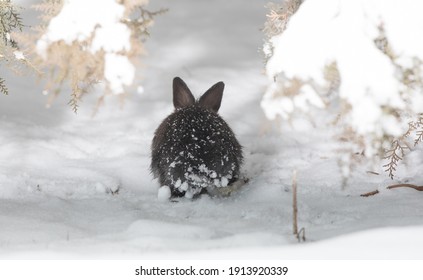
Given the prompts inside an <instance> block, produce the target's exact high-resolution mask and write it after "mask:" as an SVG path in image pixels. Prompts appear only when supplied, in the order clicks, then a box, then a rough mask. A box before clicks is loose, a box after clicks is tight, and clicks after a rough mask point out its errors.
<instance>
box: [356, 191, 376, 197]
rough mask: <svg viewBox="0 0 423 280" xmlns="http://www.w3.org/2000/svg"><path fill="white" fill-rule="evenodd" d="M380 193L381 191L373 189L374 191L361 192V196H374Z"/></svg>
mask: <svg viewBox="0 0 423 280" xmlns="http://www.w3.org/2000/svg"><path fill="white" fill-rule="evenodd" d="M378 193H379V191H378V190H375V191H372V192H368V193H363V194H360V196H362V197H369V196H372V195H375V194H378Z"/></svg>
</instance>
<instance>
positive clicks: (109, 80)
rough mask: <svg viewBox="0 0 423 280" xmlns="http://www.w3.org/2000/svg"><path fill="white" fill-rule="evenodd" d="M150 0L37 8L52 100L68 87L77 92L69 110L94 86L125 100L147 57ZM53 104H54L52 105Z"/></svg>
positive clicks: (39, 49)
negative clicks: (138, 61)
mask: <svg viewBox="0 0 423 280" xmlns="http://www.w3.org/2000/svg"><path fill="white" fill-rule="evenodd" d="M147 4H148V0H125V1H116V0H90V1H84V0H67V1H63V0H45V1H44V2H43V3H41V4H38V5H35V8H36V9H37V10H39V11H40V12H41V13H42V16H41V19H42V20H43V24H41V25H40V26H38V27H37V28H36V31H37V35H36V37H37V38H36V46H35V48H34V53H35V54H36V55H37V56H38V62H39V63H40V65H42V67H43V68H44V69H46V71H47V72H48V74H47V75H46V77H47V79H48V82H47V85H46V90H45V93H49V94H51V100H52V99H53V98H54V97H55V96H56V95H57V94H58V93H59V92H60V91H61V89H62V88H63V86H65V85H70V86H71V89H72V94H71V100H70V102H69V104H70V105H71V107H72V109H73V110H74V111H75V112H76V111H77V108H78V104H79V100H80V99H81V98H82V96H83V95H85V94H86V93H88V92H90V90H91V88H92V86H94V85H97V84H99V85H102V86H103V88H104V89H105V92H106V93H112V94H115V95H125V91H126V88H127V87H129V86H130V85H132V83H133V81H134V78H135V71H136V66H135V62H136V59H137V58H139V57H140V56H141V55H143V54H144V40H145V38H146V37H147V35H148V31H147V30H148V27H149V26H151V24H152V22H153V17H154V16H156V15H158V14H160V13H161V12H162V11H159V12H154V13H153V12H148V11H147V10H146V9H145V6H146V5H147ZM50 103H51V101H50Z"/></svg>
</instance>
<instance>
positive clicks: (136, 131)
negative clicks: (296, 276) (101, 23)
mask: <svg viewBox="0 0 423 280" xmlns="http://www.w3.org/2000/svg"><path fill="white" fill-rule="evenodd" d="M244 2H245V1H242V0H232V1H226V0H216V1H190V0H180V1H164V0H155V1H151V6H150V7H149V9H151V10H155V9H158V8H161V7H169V8H170V10H169V12H168V13H166V14H164V15H161V16H158V17H157V18H156V24H155V26H154V27H153V28H152V29H151V32H150V33H151V37H150V38H149V40H148V43H147V49H148V52H149V56H148V59H147V60H146V61H143V63H145V66H146V67H145V68H144V70H143V73H140V74H138V75H137V76H135V77H134V80H135V81H136V83H138V85H137V86H141V85H142V88H143V89H144V92H143V94H136V89H134V92H133V94H131V96H129V97H128V98H127V99H126V100H125V102H124V104H123V107H121V106H119V105H118V104H119V102H118V101H119V100H120V99H119V96H110V97H109V98H106V99H105V104H104V105H103V106H101V107H100V108H99V111H98V113H97V115H96V116H95V117H92V112H93V110H94V108H95V106H96V103H97V96H100V95H101V94H102V93H101V92H94V93H93V94H91V95H87V96H86V97H85V98H84V100H83V101H84V102H83V103H81V107H80V108H79V112H78V114H77V115H75V114H74V113H73V112H72V110H71V109H70V108H69V106H68V105H67V102H68V96H67V95H66V94H63V95H59V96H58V98H57V100H55V102H54V103H53V104H52V106H51V108H49V109H46V108H45V103H46V101H47V100H46V97H45V96H43V95H41V94H39V93H40V92H41V91H42V88H41V86H40V85H39V84H37V83H36V80H35V79H33V78H32V77H28V78H27V77H25V78H24V79H23V78H22V77H17V76H13V75H12V74H5V76H4V78H5V80H6V81H7V82H8V86H9V91H10V94H9V95H8V96H0V98H1V102H0V112H1V113H0V128H1V133H0V258H6V259H12V258H13V259H15V258H16V259H34V258H48V259H62V258H63V259H66V258H76V259H78V258H83V259H86V258H123V259H128V258H133V259H142V258H144V259H160V258H195V259H228V258H238V259H244V258H277V259H283V258H286V259H290V258H293V259H363V258H366V259H373V258H375V259H421V258H422V257H423V255H422V250H420V249H419V248H422V246H423V239H422V238H421V236H422V234H423V219H422V213H423V203H421V202H422V193H421V192H417V191H415V190H413V189H406V188H400V189H392V190H387V189H386V187H387V186H389V185H390V184H394V183H398V182H403V183H404V182H407V183H412V184H416V185H422V184H423V175H422V173H421V170H422V168H423V148H422V145H420V146H418V147H416V148H414V149H413V151H411V152H410V153H409V155H408V157H407V159H406V161H405V162H404V164H401V165H399V166H398V171H397V178H396V180H395V181H391V180H390V179H389V178H388V177H387V176H386V174H384V172H383V168H382V167H380V168H378V169H375V170H367V169H365V168H364V167H363V166H361V165H359V166H357V167H356V168H355V169H353V170H352V171H351V177H350V179H349V180H348V182H347V184H346V185H345V186H344V187H343V185H342V183H343V182H342V175H341V170H340V168H339V167H338V162H337V161H338V157H337V154H338V150H339V149H342V148H345V147H349V146H348V143H345V146H344V144H343V143H339V142H337V141H335V140H334V137H333V136H334V135H335V134H336V133H337V130H336V128H333V127H332V126H326V125H315V126H312V125H310V126H309V127H308V128H307V126H304V127H305V128H307V129H306V130H303V131H297V130H293V129H292V128H291V126H292V124H291V123H288V122H284V121H282V122H280V123H278V124H277V125H275V123H273V122H269V121H268V120H267V118H266V116H265V114H264V112H263V111H262V109H261V107H260V101H261V99H262V96H263V94H264V92H265V91H266V86H267V84H268V80H267V78H266V77H265V76H264V75H262V69H263V61H262V57H261V56H260V54H259V53H257V49H258V48H259V47H260V46H261V45H262V38H263V34H262V33H261V31H260V27H261V26H262V25H263V22H264V20H265V13H266V10H265V9H264V5H265V4H266V3H267V0H257V1H250V2H249V4H248V5H245V3H244ZM307 2H310V3H313V2H314V1H311V0H308V1H306V3H307ZM104 3H106V1H104ZM101 5H107V4H103V1H102V4H101ZM216 7H219V8H216ZM102 10H103V8H102ZM107 12H108V11H107ZM107 12H106V13H107ZM110 12H111V11H110ZM329 12H330V11H328V13H329ZM26 13H30V11H26ZM81 13H84V12H81ZM28 15H31V14H28ZM310 16H313V15H310ZM315 17H317V15H316V16H315ZM315 17H313V18H315ZM322 17H323V15H322ZM316 24H319V23H318V22H317V23H316ZM404 36H406V35H404ZM314 44H317V43H316V42H314ZM297 47H298V46H297ZM300 47H301V46H300ZM175 76H181V77H182V78H184V80H185V81H186V82H187V84H189V85H190V87H191V89H192V91H193V93H194V95H196V96H199V95H201V94H202V93H203V92H204V91H205V90H207V89H208V88H209V87H210V85H212V84H214V83H215V82H217V81H220V80H222V81H224V82H225V93H224V96H223V101H222V106H221V109H220V111H219V112H220V115H221V116H222V117H223V118H224V119H225V120H226V121H227V122H228V123H229V125H230V126H231V128H232V129H233V131H234V132H235V134H236V135H237V137H238V139H239V141H240V143H241V144H242V145H243V147H244V156H245V160H244V162H245V163H244V165H243V167H242V175H243V176H245V177H247V178H249V182H248V183H247V184H246V185H244V186H243V187H241V189H239V190H238V191H237V192H234V193H232V194H231V196H229V197H227V198H212V197H209V196H207V195H202V196H201V197H199V198H198V199H194V200H190V199H186V198H181V199H180V200H179V201H178V202H166V197H168V195H169V190H168V189H166V188H161V189H160V191H158V190H159V187H160V186H159V183H158V182H157V181H155V180H153V179H152V174H151V173H150V170H149V165H150V145H151V141H152V138H153V134H154V131H155V129H156V128H157V126H158V125H159V124H160V123H161V121H162V120H163V119H164V118H165V117H166V116H167V115H168V114H169V113H171V112H172V111H173V106H172V96H171V92H172V90H171V86H172V79H173V77H175ZM2 77H3V76H2ZM97 90H98V89H97ZM307 102H314V101H310V98H309V99H307ZM327 110H330V108H327ZM324 118H325V116H324V115H322V116H320V115H318V116H317V117H316V120H314V121H316V123H322V122H323V123H324V121H325V119H324ZM385 125H386V126H389V127H390V125H389V123H386V124H385ZM272 128H276V129H272ZM363 160H364V159H363ZM293 170H297V174H298V177H297V182H298V209H299V212H298V217H299V218H298V223H299V227H300V228H301V227H304V228H305V229H306V238H307V241H306V242H305V243H303V244H298V242H297V240H296V238H295V237H294V236H293V235H292V192H291V184H292V172H293ZM349 171H350V170H349ZM368 171H372V172H378V173H379V175H375V174H373V173H370V172H368ZM181 184H182V182H181ZM376 189H378V190H379V194H377V195H375V196H370V197H366V198H365V197H361V196H360V194H362V193H365V192H369V191H373V190H376ZM163 200H165V201H163Z"/></svg>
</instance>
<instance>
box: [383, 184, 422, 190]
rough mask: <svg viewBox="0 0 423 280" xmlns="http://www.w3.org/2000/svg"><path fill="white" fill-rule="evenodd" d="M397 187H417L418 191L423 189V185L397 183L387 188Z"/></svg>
mask: <svg viewBox="0 0 423 280" xmlns="http://www.w3.org/2000/svg"><path fill="white" fill-rule="evenodd" d="M396 188H412V189H415V190H416V191H423V186H416V185H413V184H396V185H391V186H389V187H387V189H396Z"/></svg>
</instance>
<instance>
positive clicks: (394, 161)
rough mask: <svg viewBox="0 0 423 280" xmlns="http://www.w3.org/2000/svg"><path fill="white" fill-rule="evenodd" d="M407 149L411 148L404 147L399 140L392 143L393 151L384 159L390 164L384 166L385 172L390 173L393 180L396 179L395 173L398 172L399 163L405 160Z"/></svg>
mask: <svg viewBox="0 0 423 280" xmlns="http://www.w3.org/2000/svg"><path fill="white" fill-rule="evenodd" d="M406 149H409V147H408V146H406V145H405V146H402V145H401V143H400V141H399V140H395V141H394V142H392V146H391V149H389V150H388V151H387V152H386V154H387V156H385V157H384V159H388V160H389V162H388V163H387V164H385V165H383V167H386V169H385V172H389V177H390V178H391V179H394V173H395V171H396V170H397V169H396V167H397V165H398V162H399V161H400V160H402V159H403V157H404V155H405V150H406ZM399 153H400V154H401V156H400V155H399Z"/></svg>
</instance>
